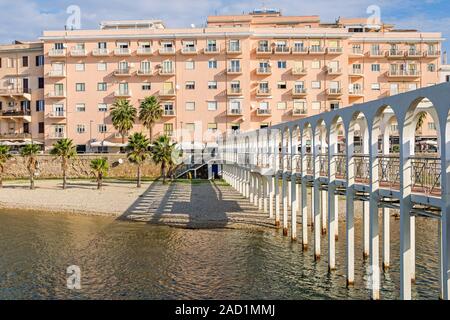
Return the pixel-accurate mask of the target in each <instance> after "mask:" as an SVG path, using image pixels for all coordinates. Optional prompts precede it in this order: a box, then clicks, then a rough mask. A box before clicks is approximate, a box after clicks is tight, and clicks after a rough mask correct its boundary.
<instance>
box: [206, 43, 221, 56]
mask: <svg viewBox="0 0 450 320" xmlns="http://www.w3.org/2000/svg"><path fill="white" fill-rule="evenodd" d="M219 52H220V47H219V46H218V45H215V46H213V45H210V46H206V47H205V49H204V53H205V54H214V53H219Z"/></svg>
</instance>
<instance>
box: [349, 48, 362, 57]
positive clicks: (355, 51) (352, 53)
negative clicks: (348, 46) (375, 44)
mask: <svg viewBox="0 0 450 320" xmlns="http://www.w3.org/2000/svg"><path fill="white" fill-rule="evenodd" d="M348 55H349V56H350V57H363V56H364V51H363V49H362V48H352V50H350V52H349V54H348Z"/></svg>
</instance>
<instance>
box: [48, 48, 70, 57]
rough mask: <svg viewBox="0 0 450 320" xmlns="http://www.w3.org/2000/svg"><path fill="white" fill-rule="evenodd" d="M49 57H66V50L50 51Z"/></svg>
mask: <svg viewBox="0 0 450 320" xmlns="http://www.w3.org/2000/svg"><path fill="white" fill-rule="evenodd" d="M48 56H49V57H65V56H66V49H51V50H50V51H49V52H48Z"/></svg>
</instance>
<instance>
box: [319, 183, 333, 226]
mask: <svg viewBox="0 0 450 320" xmlns="http://www.w3.org/2000/svg"><path fill="white" fill-rule="evenodd" d="M320 196H321V200H320V211H321V213H322V217H321V219H322V220H321V221H322V234H327V216H328V214H327V211H328V206H327V191H325V190H321V191H320ZM333 212H334V211H333Z"/></svg>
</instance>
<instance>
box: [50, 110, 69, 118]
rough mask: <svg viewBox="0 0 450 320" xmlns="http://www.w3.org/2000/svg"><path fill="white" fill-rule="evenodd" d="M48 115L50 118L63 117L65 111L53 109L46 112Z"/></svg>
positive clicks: (64, 116)
mask: <svg viewBox="0 0 450 320" xmlns="http://www.w3.org/2000/svg"><path fill="white" fill-rule="evenodd" d="M48 117H49V118H51V119H65V118H66V112H65V111H64V110H58V111H53V112H51V113H49V114H48Z"/></svg>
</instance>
